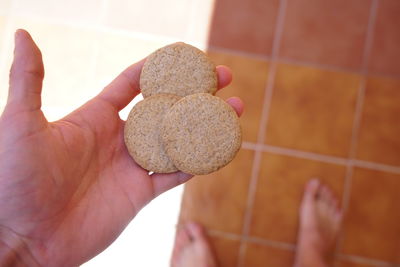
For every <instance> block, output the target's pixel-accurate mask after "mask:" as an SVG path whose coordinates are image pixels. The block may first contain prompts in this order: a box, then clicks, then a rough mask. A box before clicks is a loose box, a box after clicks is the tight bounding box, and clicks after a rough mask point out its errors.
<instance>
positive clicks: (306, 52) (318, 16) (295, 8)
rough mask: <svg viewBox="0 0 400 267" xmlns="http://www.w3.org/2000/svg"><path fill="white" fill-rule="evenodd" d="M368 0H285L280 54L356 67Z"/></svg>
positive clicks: (364, 32)
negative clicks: (285, 8)
mask: <svg viewBox="0 0 400 267" xmlns="http://www.w3.org/2000/svg"><path fill="white" fill-rule="evenodd" d="M370 6H371V0H336V1H331V0H292V1H288V6H287V10H286V18H285V25H284V30H283V35H282V41H281V48H280V56H281V57H283V58H289V59H295V60H300V61H307V62H313V63H320V64H328V65H334V66H339V67H344V68H352V69H359V68H360V67H361V64H362V56H363V50H364V44H365V39H366V30H367V23H368V18H369V11H370Z"/></svg>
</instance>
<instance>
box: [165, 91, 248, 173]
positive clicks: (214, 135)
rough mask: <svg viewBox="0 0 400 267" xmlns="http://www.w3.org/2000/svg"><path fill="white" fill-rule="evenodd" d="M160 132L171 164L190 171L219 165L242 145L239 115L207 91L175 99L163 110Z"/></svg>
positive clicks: (230, 158) (200, 170)
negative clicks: (164, 112) (167, 108)
mask: <svg viewBox="0 0 400 267" xmlns="http://www.w3.org/2000/svg"><path fill="white" fill-rule="evenodd" d="M160 134H161V138H162V141H163V144H164V148H165V151H166V153H167V154H168V156H169V158H170V159H171V161H172V162H173V163H174V165H175V166H176V167H177V168H178V169H179V170H180V171H183V172H186V173H190V174H193V175H202V174H208V173H211V172H213V171H216V170H218V169H220V168H222V167H223V166H225V165H226V164H228V163H229V162H230V161H231V160H232V159H233V158H234V157H235V155H236V153H237V152H238V150H239V148H240V145H241V129H240V124H239V119H238V117H237V115H236V113H235V111H234V110H233V108H232V107H231V106H230V105H229V104H227V103H226V102H225V101H224V100H222V99H220V98H219V97H215V96H212V95H211V94H206V93H200V94H193V95H189V96H186V97H184V98H182V99H181V100H179V101H178V102H176V103H175V104H174V105H173V106H172V107H171V108H170V109H169V110H168V112H167V113H166V114H165V116H164V118H163V122H162V126H161V130H160Z"/></svg>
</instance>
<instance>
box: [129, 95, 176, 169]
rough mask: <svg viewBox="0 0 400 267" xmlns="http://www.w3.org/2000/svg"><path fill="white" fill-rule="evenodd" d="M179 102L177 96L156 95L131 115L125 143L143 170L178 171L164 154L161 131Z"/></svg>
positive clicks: (133, 110) (136, 107)
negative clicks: (174, 105)
mask: <svg viewBox="0 0 400 267" xmlns="http://www.w3.org/2000/svg"><path fill="white" fill-rule="evenodd" d="M179 99H180V97H179V96H176V95H168V94H159V95H154V96H152V97H149V98H146V99H144V100H142V101H140V102H139V103H137V104H136V105H135V106H134V107H133V108H132V110H131V112H130V113H129V116H128V119H127V120H126V124H125V129H124V139H125V144H126V147H127V148H128V151H129V154H130V155H131V156H132V157H133V159H134V160H135V161H136V162H137V163H138V164H139V165H140V166H141V167H142V168H144V169H146V170H149V171H153V172H156V173H170V172H175V171H177V169H176V167H175V166H174V164H173V163H172V162H171V160H170V159H169V157H168V156H167V154H166V153H165V151H164V148H163V145H162V141H161V139H160V134H159V133H160V131H159V130H160V125H161V121H162V119H163V116H164V114H165V113H166V112H167V110H168V109H170V108H171V106H172V105H173V104H174V103H175V102H176V101H178V100H179Z"/></svg>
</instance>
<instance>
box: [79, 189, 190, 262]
mask: <svg viewBox="0 0 400 267" xmlns="http://www.w3.org/2000/svg"><path fill="white" fill-rule="evenodd" d="M182 191H183V186H179V187H177V188H174V189H172V190H170V191H168V192H166V193H164V194H163V195H161V196H159V197H157V198H156V199H155V200H153V201H152V202H150V204H148V205H147V206H146V207H144V208H143V210H142V211H141V212H140V213H139V214H138V215H137V216H136V218H134V219H133V221H132V222H131V223H130V224H129V225H128V227H127V228H126V229H125V231H124V232H123V233H122V234H121V235H120V236H119V238H118V239H117V240H116V241H115V242H114V243H113V244H112V245H111V246H110V247H109V248H107V249H106V250H105V251H104V252H103V253H101V254H99V255H98V256H97V257H95V258H93V259H92V260H90V261H89V262H87V263H85V264H83V265H82V267H92V266H93V267H103V266H104V267H108V266H119V267H125V266H126V267H128V266H143V267H147V266H149V267H152V266H157V267H168V266H170V265H169V261H170V256H171V252H172V248H173V243H174V238H175V225H176V222H177V219H178V215H179V209H180V202H181V197H182Z"/></svg>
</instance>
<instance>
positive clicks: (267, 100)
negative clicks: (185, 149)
mask: <svg viewBox="0 0 400 267" xmlns="http://www.w3.org/2000/svg"><path fill="white" fill-rule="evenodd" d="M286 1H287V0H280V2H279V10H278V14H277V18H276V26H275V33H274V40H273V43H272V52H271V60H272V62H271V65H270V68H269V70H268V78H267V79H268V80H267V84H266V87H265V90H264V99H263V107H262V111H261V119H260V122H259V125H260V129H259V131H258V137H257V143H261V144H262V143H264V137H265V132H266V124H267V121H268V115H269V107H270V104H271V99H272V91H273V88H274V79H275V73H276V65H277V63H276V62H274V59H275V58H277V56H278V52H279V46H280V41H281V37H282V32H283V25H284V18H285V13H286V6H287V2H286ZM261 156H262V152H261V151H260V150H256V153H255V156H254V162H253V166H252V173H251V180H250V185H249V191H248V195H247V203H246V209H245V214H244V219H243V230H242V235H243V239H242V240H241V242H240V247H239V255H238V267H242V266H243V265H244V258H245V257H244V256H245V252H246V243H245V242H244V240H246V238H247V237H248V235H249V232H250V225H251V215H252V212H253V206H254V201H255V194H256V189H257V182H258V176H259V170H260V165H261Z"/></svg>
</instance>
